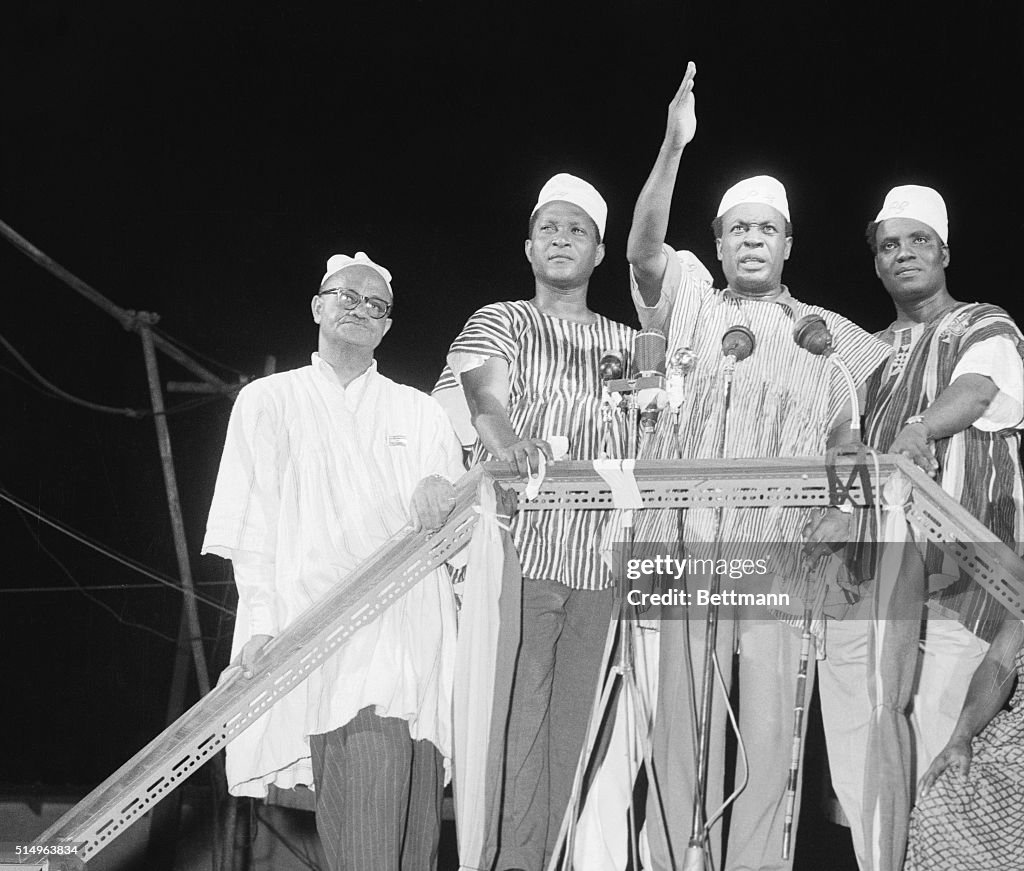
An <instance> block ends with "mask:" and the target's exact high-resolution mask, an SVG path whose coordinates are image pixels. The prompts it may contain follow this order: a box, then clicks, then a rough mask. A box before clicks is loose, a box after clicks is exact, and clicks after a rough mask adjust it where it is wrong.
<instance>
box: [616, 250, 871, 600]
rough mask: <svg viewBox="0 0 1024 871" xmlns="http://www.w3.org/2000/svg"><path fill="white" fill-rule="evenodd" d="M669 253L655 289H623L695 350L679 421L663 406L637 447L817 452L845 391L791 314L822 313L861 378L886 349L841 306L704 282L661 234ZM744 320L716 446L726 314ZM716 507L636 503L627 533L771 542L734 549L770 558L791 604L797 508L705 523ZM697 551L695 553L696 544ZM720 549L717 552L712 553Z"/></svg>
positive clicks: (644, 319)
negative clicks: (651, 294) (799, 336)
mask: <svg viewBox="0 0 1024 871" xmlns="http://www.w3.org/2000/svg"><path fill="white" fill-rule="evenodd" d="M665 252H666V255H667V257H668V265H667V267H666V270H665V277H664V279H663V281H662V287H661V298H660V299H659V300H658V303H657V305H655V306H646V305H644V303H643V299H642V297H641V296H640V293H639V289H638V287H637V285H636V281H635V278H634V279H633V300H634V303H635V304H636V308H637V312H638V314H639V316H640V323H641V325H642V326H644V327H645V328H656V329H660V330H663V331H664V332H665V333H666V335H667V336H668V349H669V350H668V353H669V356H671V354H672V352H673V351H674V350H675V349H676V348H679V347H690V348H692V349H693V351H694V352H695V354H696V357H697V360H696V364H695V366H694V369H693V370H692V371H691V372H690V374H689V375H687V378H686V390H685V399H684V403H683V406H682V408H681V410H680V414H679V420H678V431H677V429H676V423H675V420H674V417H673V415H670V414H666V413H663V414H662V415H661V417H660V419H659V421H658V426H657V429H656V431H655V433H654V436H653V437H652V438H651V439H649V440H648V442H647V444H646V445H645V446H644V448H643V449H642V451H641V455H642V456H644V457H647V458H651V459H657V458H660V459H665V458H671V457H682V458H685V459H696V458H699V457H709V458H714V457H719V456H723V455H724V456H725V457H736V458H741V457H744V458H750V457H799V456H822V455H823V454H824V453H825V451H826V448H827V441H828V435H829V432H830V430H831V429H832V426H833V424H834V421H835V420H836V418H837V417H839V416H840V413H841V412H842V411H843V409H844V408H845V407H846V405H847V404H848V402H849V397H848V390H847V388H846V385H845V382H844V380H843V379H842V376H841V375H840V373H839V372H837V371H836V369H835V368H834V367H833V366H832V364H830V363H829V362H828V361H827V360H826V359H825V358H823V357H818V356H815V355H813V354H811V353H809V352H808V351H805V350H803V349H802V348H800V347H799V346H798V345H797V344H796V343H795V342H794V341H793V325H794V323H795V322H796V321H797V320H798V319H799V318H801V317H803V316H804V315H808V314H817V315H820V316H821V317H822V318H824V320H825V322H826V323H827V325H828V327H829V330H830V331H831V333H832V336H833V340H834V347H835V352H836V353H837V354H838V355H839V356H840V357H841V358H842V359H843V361H845V362H846V364H847V365H848V366H849V368H850V370H851V372H852V374H853V378H854V381H855V382H856V383H857V384H858V385H860V384H862V383H863V382H864V381H865V380H866V379H867V377H868V375H870V374H871V372H872V371H873V370H875V369H877V368H878V367H879V366H880V365H881V363H882V362H884V360H885V359H886V358H887V357H888V356H889V348H888V346H886V345H885V344H883V343H882V342H880V341H879V340H878V339H876V338H874V337H873V336H871V335H870V334H868V333H866V332H865V331H864V330H862V329H861V328H860V327H858V326H856V325H855V324H853V323H851V322H850V321H848V320H846V319H845V318H843V317H842V316H840V315H837V314H835V313H834V312H831V311H828V310H827V309H823V308H820V307H818V306H813V305H807V304H806V303H803V302H800V301H799V300H797V299H794V298H793V297H792V296H791V295H790V294H789V291H788V290H787V289H786V288H785V287H783V290H782V293H781V294H780V295H779V296H777V297H775V298H773V299H771V300H755V299H746V298H743V297H739V296H737V295H735V294H734V293H733V292H732V291H730V290H728V289H726V290H717V289H716V288H714V287H713V286H712V278H711V274H710V273H709V272H708V270H707V269H706V268H705V267H704V265H703V264H702V263H701V262H700V261H699V260H698V259H697V258H696V257H695V256H694V255H693V254H692V253H690V252H689V251H679V252H677V251H675V250H673V249H672V248H671V247H669V246H668V245H666V246H665ZM738 324H739V325H743V326H745V327H747V328H748V329H749V330H750V331H751V332H752V333H753V334H754V339H755V347H754V351H753V353H752V354H751V355H750V356H749V357H748V358H747V359H746V360H742V361H740V362H738V363H737V364H736V368H735V374H734V376H733V384H732V391H731V399H730V402H729V408H728V414H727V415H726V417H725V424H724V428H725V433H724V454H723V453H722V452H721V440H722V432H721V429H722V423H721V421H722V414H721V412H722V405H723V401H724V399H723V386H724V374H723V362H724V361H723V357H722V337H723V335H724V334H725V332H726V331H727V330H728V329H729V328H730V327H733V326H735V325H738ZM715 514H716V512H715V511H714V510H710V509H692V510H689V511H686V512H684V513H683V514H682V515H681V514H680V512H678V511H676V510H672V509H666V510H660V511H651V510H648V511H644V512H643V513H642V515H641V516H640V518H639V519H638V521H637V540H638V541H644V542H659V543H661V542H673V541H677V540H679V541H680V542H681V543H682V545H683V546H684V547H685V548H686V549H687V551H688V552H690V553H694V552H695V551H697V550H701V549H702V546H703V548H704V549H706V548H708V547H710V546H712V545H713V542H714V541H716V540H721V541H725V542H748V543H751V542H752V543H758V544H762V543H763V544H766V545H770V546H771V549H770V551H762V550H761V549H759V550H758V552H757V553H756V554H751V553H746V552H743V553H740V552H739V551H740V550H743V549H739V550H738V551H737V553H738V555H742V556H744V557H746V556H754V557H761V556H767V557H768V558H769V566H770V568H771V570H772V573H773V574H774V575H775V579H776V580H775V583H776V589H777V590H778V591H780V592H786V593H789V595H790V597H791V604H793V605H794V607H795V608H797V609H799V610H798V611H797V613H801V611H802V605H800V604H797V602H798V600H799V599H803V598H804V594H805V592H806V585H807V577H806V568H805V566H804V564H803V560H802V559H801V558H800V549H799V547H794V543H797V542H799V541H800V533H801V530H802V527H803V525H804V524H805V523H806V521H807V514H808V509H806V508H793V507H787V506H769V507H763V508H743V509H736V508H732V509H729V508H727V509H725V510H723V511H722V518H721V528H720V529H717V530H716V526H717V520H716V517H715ZM727 550H728V549H727ZM701 555H703V554H701ZM723 556H726V557H728V553H723Z"/></svg>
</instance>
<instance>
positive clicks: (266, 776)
mask: <svg viewBox="0 0 1024 871" xmlns="http://www.w3.org/2000/svg"><path fill="white" fill-rule="evenodd" d="M311 306H312V314H313V321H314V322H315V323H316V324H317V325H318V329H319V340H318V349H317V351H316V353H314V354H313V357H312V363H311V365H309V366H306V367H303V368H301V369H296V370H293V371H290V372H282V373H280V374H276V375H271V376H269V377H267V378H261V379H259V380H258V381H255V382H253V383H252V384H249V385H247V386H246V387H244V388H243V389H242V390H241V391H240V392H239V394H238V399H237V400H236V402H235V406H234V409H233V410H232V413H231V421H230V423H229V424H228V433H227V441H226V444H225V448H224V454H223V457H222V459H221V465H220V471H219V474H218V477H217V486H216V491H215V493H214V497H213V505H212V507H211V509H210V518H209V522H208V525H207V531H206V539H205V541H204V544H203V552H204V553H214V554H217V555H218V556H222V557H225V558H227V559H230V560H231V562H232V567H233V569H234V574H235V582H236V584H237V586H238V600H239V601H238V615H237V619H236V623H235V634H234V642H233V647H232V663H233V664H234V665H239V666H241V668H242V670H243V673H244V674H245V675H246V676H251V675H252V674H253V670H254V668H255V667H256V666H257V664H258V662H259V659H260V657H261V654H262V650H263V648H264V646H265V645H266V644H267V642H268V641H270V639H271V638H272V637H273V636H274V635H276V634H278V633H279V632H280V631H281V630H282V629H284V628H285V627H286V626H287V625H288V624H289V623H290V622H291V621H293V620H294V619H295V617H296V616H297V615H299V614H301V613H302V612H304V611H305V610H307V609H308V608H310V607H312V606H314V605H315V604H316V602H317V601H319V600H321V599H322V598H323V597H324V596H325V595H327V593H328V592H329V591H330V590H331V589H332V588H334V587H335V586H336V585H337V584H339V583H344V581H345V578H346V576H347V575H348V574H349V573H350V572H352V571H353V570H355V569H356V567H357V566H359V564H360V563H362V562H363V561H364V560H365V559H366V558H367V557H368V556H369V555H370V554H371V553H373V551H374V550H376V549H377V548H378V547H380V546H381V545H383V544H385V543H386V542H388V541H389V540H390V539H392V538H393V537H394V536H395V535H396V534H399V533H401V532H402V531H403V530H404V529H407V528H408V526H410V525H411V526H412V527H414V528H415V529H417V530H419V529H423V528H426V529H434V528H437V527H439V526H440V525H441V524H442V523H443V522H444V520H445V518H446V517H447V516H448V514H449V513H450V512H451V510H452V508H453V507H454V504H455V491H454V488H453V487H452V484H451V482H452V481H454V480H455V479H456V478H458V477H459V476H460V475H461V474H462V471H463V467H462V462H461V456H462V454H461V447H460V445H459V443H458V441H457V439H456V438H455V434H454V432H453V431H452V428H451V425H450V424H449V422H448V419H447V417H446V416H445V414H444V412H443V411H442V410H441V408H440V406H439V405H437V403H436V402H435V401H434V400H433V399H431V398H430V397H429V396H426V395H424V394H423V393H420V392H419V391H418V390H414V389H413V388H411V387H406V386H403V385H401V384H396V383H395V382H393V381H391V380H390V379H389V378H386V377H385V376H383V375H381V374H380V373H379V372H378V371H377V366H376V362H375V361H374V351H375V349H376V348H377V346H378V345H379V344H380V342H381V340H382V339H383V338H384V336H385V334H386V333H387V332H388V330H389V329H390V327H391V318H390V314H391V308H392V293H391V274H390V273H389V272H388V271H387V270H386V269H384V267H382V266H379V265H378V264H376V263H374V262H373V261H371V260H370V259H369V258H368V257H367V256H366V255H365V254H363V253H362V252H360V253H358V254H356V255H355V257H349V256H346V255H335V256H333V257H331V258H330V260H328V262H327V274H326V275H325V276H324V278H323V280H322V282H321V284H320V289H319V291H318V292H317V293H316V294H315V295H314V296H313V299H312V303H311ZM454 643H455V603H454V597H453V594H452V591H451V587H450V584H449V581H448V577H447V575H446V573H445V572H444V571H443V570H442V571H437V572H434V573H432V574H431V575H430V576H428V577H427V578H425V579H424V580H423V581H421V582H420V583H419V584H418V585H417V586H415V587H414V588H413V589H411V590H410V591H409V592H408V593H406V594H405V595H404V596H402V597H401V598H400V599H399V600H398V601H397V602H396V603H395V604H393V605H392V606H391V607H389V608H388V610H387V611H385V612H384V613H383V614H382V615H381V616H380V617H378V618H377V619H376V620H374V621H373V622H372V623H370V624H369V625H368V626H365V627H363V628H362V629H360V630H358V631H357V632H356V633H355V634H354V635H353V636H352V638H351V639H350V640H349V642H348V644H347V645H346V646H345V647H344V648H342V649H341V650H339V651H338V652H337V653H335V654H334V655H333V656H332V657H331V658H330V659H329V660H328V661H327V662H325V663H324V665H323V667H322V668H321V669H320V670H319V671H318V672H316V673H315V674H313V675H311V676H310V677H309V678H308V679H307V680H306V682H305V683H304V684H302V685H301V686H300V687H299V688H297V689H296V690H294V691H293V692H292V693H291V694H289V695H288V696H287V697H286V698H284V699H282V700H281V701H280V702H279V703H278V704H277V705H275V706H274V707H273V708H272V709H271V710H270V711H269V712H268V713H267V715H266V716H264V717H263V718H262V719H260V720H259V721H258V722H257V723H256V724H254V725H253V726H252V727H251V728H250V729H249V730H247V731H246V732H245V733H243V734H242V735H241V736H239V738H237V739H236V740H235V741H233V742H232V743H231V744H230V745H229V746H228V749H227V775H228V783H229V788H230V790H231V792H232V794H234V795H248V796H256V797H264V796H265V795H266V793H267V787H268V786H269V785H271V784H275V785H276V786H278V787H280V788H282V789H289V788H291V787H293V786H295V785H297V784H307V785H314V786H315V789H316V795H317V828H318V830H319V832H320V837H321V842H322V843H323V846H324V852H325V854H326V856H327V861H328V865H329V867H330V868H331V869H332V871H337V869H341V868H343V867H344V868H345V869H359V871H381V869H388V871H398V869H400V868H401V869H427V868H433V867H434V866H435V865H436V859H437V849H438V841H439V837H440V824H441V814H440V808H441V794H442V789H443V786H444V777H445V774H444V767H443V760H444V759H448V758H450V757H451V723H450V719H451V714H450V711H451V690H452V687H451V683H452V674H453V665H454Z"/></svg>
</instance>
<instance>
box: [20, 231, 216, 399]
mask: <svg viewBox="0 0 1024 871" xmlns="http://www.w3.org/2000/svg"><path fill="white" fill-rule="evenodd" d="M0 237H2V238H4V239H6V240H7V241H8V242H10V243H11V244H12V245H13V246H14V247H15V248H17V249H18V250H19V251H20V252H21V253H22V254H24V255H25V256H26V257H27V258H28V259H29V260H31V261H32V262H33V263H36V264H38V265H39V266H41V267H43V269H45V270H46V271H47V272H49V273H50V274H51V275H52V276H53V277H54V278H57V279H59V280H60V281H63V282H64V284H66V285H67V286H68V287H70V288H71V289H72V290H73V291H75V292H76V293H79V294H81V295H82V296H84V297H85V298H86V299H87V300H89V302H91V303H93V305H96V306H99V307H100V308H101V309H103V311H105V312H106V313H107V314H108V315H110V316H111V317H113V318H116V319H117V321H118V322H119V323H120V324H121V326H122V327H124V328H125V329H126V330H138V331H139V332H140V333H141V332H142V330H143V328H144V326H145V324H146V323H147V321H146V320H145V319H144V318H143V317H142V316H141V315H140V316H139V317H138V318H136V314H135V312H132V311H128V310H127V309H123V308H121V307H120V306H119V305H117V304H116V303H113V302H111V301H110V300H109V299H107V298H106V297H105V296H104V295H103V294H102V293H100V292H99V291H98V290H96V288H94V287H91V286H90V285H88V284H86V283H85V282H84V281H82V279H81V278H79V277H78V276H77V275H75V274H73V273H72V272H70V271H68V270H67V269H65V268H64V267H63V266H61V265H60V264H59V263H58V262H57V261H56V260H54V259H53V258H52V257H50V256H49V255H48V254H46V253H44V252H43V251H40V250H39V249H38V248H36V246H35V245H33V244H32V243H31V242H29V241H28V239H26V238H25V237H24V236H22V235H20V234H19V233H17V232H16V231H15V230H14V229H12V228H11V227H10V226H8V225H7V224H5V223H4V222H3V221H0ZM141 314H143V315H144V314H145V313H141ZM147 317H149V320H148V324H149V326H152V325H153V324H155V323H156V319H155V318H153V317H152V316H147ZM143 341H145V339H143ZM150 341H151V342H152V343H153V344H155V345H156V346H157V347H158V348H159V349H160V350H161V351H163V352H164V353H165V354H166V355H167V356H168V357H170V358H171V359H172V360H175V361H177V362H178V363H180V364H181V365H182V366H184V367H185V368H186V369H188V370H189V371H190V372H192V373H193V374H194V375H198V376H199V377H200V378H202V379H203V380H204V381H206V382H209V383H210V384H213V385H216V387H217V388H218V389H220V390H224V391H227V390H231V389H232V385H230V384H228V383H227V382H225V381H223V380H222V379H220V378H218V377H217V376H216V375H214V374H213V372H211V371H210V370H209V369H207V368H206V367H205V366H201V365H200V364H199V363H197V362H196V361H195V360H193V359H192V358H191V357H189V356H188V354H186V353H184V352H183V351H180V350H178V348H176V347H175V346H174V345H172V344H171V343H170V342H168V341H167V340H166V339H164V338H162V337H161V336H151V338H150Z"/></svg>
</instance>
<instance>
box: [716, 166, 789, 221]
mask: <svg viewBox="0 0 1024 871" xmlns="http://www.w3.org/2000/svg"><path fill="white" fill-rule="evenodd" d="M740 203H764V205H766V206H771V207H772V208H774V209H776V210H777V211H779V212H781V213H782V217H784V218H785V219H786V220H787V221H791V220H792V218H790V217H789V200H788V199H786V189H785V188H784V187H783V186H782V182H781V181H779V180H778V179H777V178H772V177H771V176H770V175H755V176H752V177H751V178H745V179H743V181H739V182H736V184H734V185H733V186H732V187H731V188H729V190H727V191H726V192H725V196H723V197H722V202H721V203H720V204H719V206H718V212H717V213H716V215H715V217H717V218H720V217H722V215H724V214H725V213H726V212H728V211H729V209H731V208H732V207H733V206H738V205H739V204H740Z"/></svg>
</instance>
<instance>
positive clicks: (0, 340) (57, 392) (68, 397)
mask: <svg viewBox="0 0 1024 871" xmlns="http://www.w3.org/2000/svg"><path fill="white" fill-rule="evenodd" d="M0 345H3V346H4V347H5V348H6V349H7V352H8V353H9V354H10V355H11V356H12V357H14V359H15V360H17V361H18V362H19V363H20V364H21V365H22V366H23V367H24V368H25V371H27V372H28V373H29V374H30V375H31V376H32V377H33V378H35V379H36V381H38V382H39V383H40V384H42V385H43V386H44V387H45V388H46V389H47V390H48V391H50V393H52V394H53V395H54V396H56V397H58V398H60V399H63V400H64V401H65V402H70V403H72V404H73V405H80V406H82V407H83V408H88V409H90V410H91V411H100V412H103V413H104V414H118V415H121V416H122V417H130V418H139V417H145V416H146V415H147V414H152V412H150V411H147V410H146V409H142V408H115V407H114V406H112V405H101V404H100V403H98V402H90V401H89V400H88V399H82V398H81V397H78V396H74V395H73V394H71V393H68V392H67V391H65V390H61V389H60V388H59V387H58V386H57V385H56V384H54V383H52V382H51V381H47V380H46V378H44V377H43V376H42V375H40V374H39V372H37V371H36V370H35V369H33V368H32V364H31V363H29V362H28V360H26V359H25V358H24V357H23V356H22V355H21V353H20V352H19V351H18V349H17V348H15V347H14V345H12V344H11V343H10V342H8V341H7V339H5V338H4V337H3V336H2V335H0Z"/></svg>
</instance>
